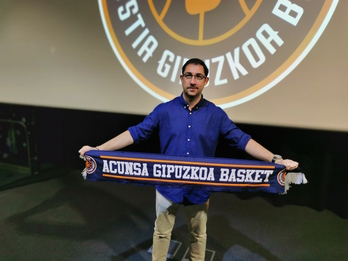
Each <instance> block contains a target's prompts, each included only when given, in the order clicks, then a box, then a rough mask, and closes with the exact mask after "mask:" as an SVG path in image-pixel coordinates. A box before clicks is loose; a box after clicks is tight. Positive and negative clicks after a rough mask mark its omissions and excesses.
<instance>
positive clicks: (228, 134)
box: [221, 110, 251, 150]
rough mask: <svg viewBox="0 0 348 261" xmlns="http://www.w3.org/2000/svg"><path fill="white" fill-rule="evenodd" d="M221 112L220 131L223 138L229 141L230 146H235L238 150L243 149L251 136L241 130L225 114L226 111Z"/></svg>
mask: <svg viewBox="0 0 348 261" xmlns="http://www.w3.org/2000/svg"><path fill="white" fill-rule="evenodd" d="M221 111H222V112H223V115H222V123H221V133H222V136H223V138H224V139H225V140H226V141H227V142H228V143H229V145H230V146H232V147H236V148H237V149H238V150H245V147H246V145H247V144H248V142H249V140H250V139H251V136H250V135H249V134H247V133H245V132H243V131H242V130H241V129H240V128H238V127H237V125H236V124H234V122H233V121H232V120H231V119H230V118H229V117H228V116H227V114H226V112H224V111H223V110H221Z"/></svg>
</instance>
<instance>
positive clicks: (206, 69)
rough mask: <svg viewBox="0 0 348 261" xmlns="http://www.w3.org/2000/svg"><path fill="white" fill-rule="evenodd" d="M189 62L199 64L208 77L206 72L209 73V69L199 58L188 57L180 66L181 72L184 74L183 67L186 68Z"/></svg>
mask: <svg viewBox="0 0 348 261" xmlns="http://www.w3.org/2000/svg"><path fill="white" fill-rule="evenodd" d="M189 64H200V65H202V66H203V69H204V74H205V76H206V77H208V73H209V69H208V67H207V65H206V64H205V63H204V62H203V61H202V60H201V59H198V58H191V59H189V60H188V61H187V62H186V63H185V64H184V65H183V66H182V70H181V73H182V74H184V72H185V69H186V66H187V65H189Z"/></svg>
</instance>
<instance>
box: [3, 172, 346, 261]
mask: <svg viewBox="0 0 348 261" xmlns="http://www.w3.org/2000/svg"><path fill="white" fill-rule="evenodd" d="M80 172H81V171H80V170H73V169H61V170H55V171H54V173H53V174H52V173H49V172H48V173H46V174H45V173H44V174H41V176H40V177H36V178H34V179H33V178H31V180H30V181H28V177H25V178H26V180H27V182H24V183H23V182H22V183H17V184H15V183H13V184H12V186H7V187H4V186H2V189H1V191H0V202H1V207H0V235H1V236H0V260H4V261H7V260H16V261H17V260H35V261H38V260H84V261H88V260H151V253H150V252H151V245H152V233H153V223H154V219H155V214H154V213H155V210H154V199H155V189H154V187H152V186H135V185H121V184H116V183H108V182H90V181H85V180H83V178H82V176H81V174H80ZM1 177H5V176H4V175H3V174H1V173H0V179H1ZM2 184H3V183H2ZM304 189H305V188H304ZM289 193H291V190H290V191H289ZM284 196H285V197H286V195H284ZM284 196H282V197H284ZM347 245H348V219H342V218H340V217H339V216H337V215H335V214H334V213H332V212H330V211H328V210H324V211H321V212H318V211H315V210H313V209H310V208H307V207H303V206H295V205H286V206H282V207H275V206H274V205H273V204H271V203H270V202H269V201H268V200H267V199H265V198H263V197H259V196H255V197H248V198H243V197H240V195H238V194H227V193H215V194H213V195H212V198H211V203H210V209H209V219H208V243H207V252H206V260H214V261H216V260H340V261H341V260H348V248H347ZM187 247H188V246H187V228H186V220H185V217H184V215H183V211H182V209H181V210H180V211H179V214H178V216H177V219H176V225H175V228H174V230H173V235H172V242H171V249H170V251H169V259H168V260H182V261H184V260H188V259H187V255H186V254H187Z"/></svg>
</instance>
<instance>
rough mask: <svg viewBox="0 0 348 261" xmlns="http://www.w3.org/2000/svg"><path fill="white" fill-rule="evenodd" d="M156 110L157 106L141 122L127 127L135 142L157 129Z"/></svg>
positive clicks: (145, 137) (145, 138) (146, 137)
mask: <svg viewBox="0 0 348 261" xmlns="http://www.w3.org/2000/svg"><path fill="white" fill-rule="evenodd" d="M158 112H159V110H158V106H157V107H156V108H155V109H154V110H153V112H151V113H150V114H149V115H148V116H146V117H145V119H144V120H143V121H142V122H140V123H139V124H137V125H135V126H132V127H129V128H128V131H129V132H130V134H131V136H132V138H133V140H134V143H136V144H137V143H140V142H141V141H144V140H147V139H148V138H150V137H151V136H152V135H153V134H154V133H155V132H156V131H157V129H158V122H159V117H158Z"/></svg>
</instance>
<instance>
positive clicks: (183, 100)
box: [179, 93, 205, 110]
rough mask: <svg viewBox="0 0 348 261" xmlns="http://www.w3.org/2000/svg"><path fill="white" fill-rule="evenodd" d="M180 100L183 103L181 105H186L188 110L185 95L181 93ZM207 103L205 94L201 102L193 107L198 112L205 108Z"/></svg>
mask: <svg viewBox="0 0 348 261" xmlns="http://www.w3.org/2000/svg"><path fill="white" fill-rule="evenodd" d="M179 100H180V102H181V104H183V105H184V107H185V108H188V107H189V104H188V103H187V102H186V101H185V99H184V94H183V93H181V95H180V97H179ZM204 103H205V99H204V98H203V94H202V97H201V99H200V100H199V102H198V103H197V104H196V105H195V106H194V107H193V108H194V109H195V110H198V109H199V108H200V107H202V106H203V104H204Z"/></svg>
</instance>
